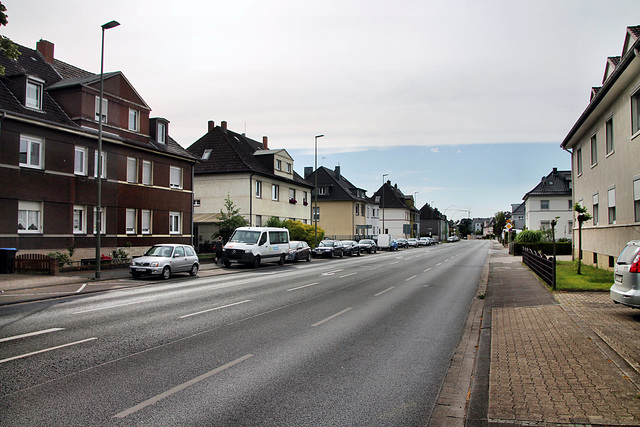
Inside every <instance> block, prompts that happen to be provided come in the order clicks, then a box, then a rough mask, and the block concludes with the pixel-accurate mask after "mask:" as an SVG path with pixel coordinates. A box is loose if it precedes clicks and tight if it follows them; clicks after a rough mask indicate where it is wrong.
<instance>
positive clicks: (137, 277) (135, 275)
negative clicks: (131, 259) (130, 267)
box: [131, 273, 141, 280]
mask: <svg viewBox="0 0 640 427" xmlns="http://www.w3.org/2000/svg"><path fill="white" fill-rule="evenodd" d="M131 277H133V278H134V279H136V280H138V279H139V278H140V277H141V276H140V275H139V274H138V273H135V274H132V275H131Z"/></svg>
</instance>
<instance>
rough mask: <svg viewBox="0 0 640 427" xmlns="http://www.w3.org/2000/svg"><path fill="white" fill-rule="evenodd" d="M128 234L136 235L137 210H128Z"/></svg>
mask: <svg viewBox="0 0 640 427" xmlns="http://www.w3.org/2000/svg"><path fill="white" fill-rule="evenodd" d="M126 219H127V234H135V233H136V210H135V209H127V218H126Z"/></svg>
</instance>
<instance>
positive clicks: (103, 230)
mask: <svg viewBox="0 0 640 427" xmlns="http://www.w3.org/2000/svg"><path fill="white" fill-rule="evenodd" d="M97 212H98V209H97V207H96V206H94V207H93V235H94V236H95V235H96V230H97V227H96V226H97V219H98V215H97ZM103 234H107V211H106V209H105V207H104V206H103V207H102V209H100V235H103Z"/></svg>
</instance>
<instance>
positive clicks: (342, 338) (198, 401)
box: [0, 241, 490, 426]
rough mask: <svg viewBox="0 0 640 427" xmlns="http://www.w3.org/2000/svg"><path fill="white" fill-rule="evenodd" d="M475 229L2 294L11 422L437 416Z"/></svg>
mask: <svg viewBox="0 0 640 427" xmlns="http://www.w3.org/2000/svg"><path fill="white" fill-rule="evenodd" d="M489 248H490V242H486V241H470V242H459V243H455V244H445V245H439V246H434V247H427V248H417V249H410V250H405V251H400V252H391V253H378V254H372V255H363V256H362V257H354V258H348V257H345V258H343V259H334V260H327V261H322V262H320V261H314V262H311V263H297V264H293V265H286V266H283V267H276V268H261V269H258V270H249V269H247V270H246V271H242V272H239V273H237V274H233V275H225V276H218V277H203V278H196V279H192V278H188V277H177V278H175V279H171V280H169V281H167V282H162V283H153V285H150V286H143V287H136V288H129V289H121V290H117V291H112V292H106V293H98V294H91V295H88V296H78V297H73V298H64V299H58V300H48V301H42V302H37V303H29V304H19V305H14V306H5V307H1V308H0V425H12V426H14V425H134V424H135V425H139V424H143V425H243V426H256V425H261V426H264V425H274V426H275V425H277V426H285V425H290V426H293V425H295V426H307V425H308V426H311V425H313V426H321V425H327V426H328V425H331V426H335V425H352V426H364V425H366V426H371V425H377V426H387V425H388V426H410V425H425V424H426V423H427V422H428V420H429V417H430V415H431V412H432V410H433V407H434V404H435V401H436V398H437V395H438V392H439V390H440V388H441V385H442V382H443V380H444V377H445V374H446V371H447V368H448V366H449V362H450V359H451V356H452V355H453V352H454V350H455V348H456V345H457V344H458V341H459V339H460V334H461V332H462V329H463V326H464V323H465V320H466V317H467V314H468V311H469V307H470V304H471V301H472V299H473V298H474V296H475V292H476V289H477V285H478V282H479V279H480V275H481V272H482V269H483V267H484V264H485V261H486V257H487V254H488V251H489Z"/></svg>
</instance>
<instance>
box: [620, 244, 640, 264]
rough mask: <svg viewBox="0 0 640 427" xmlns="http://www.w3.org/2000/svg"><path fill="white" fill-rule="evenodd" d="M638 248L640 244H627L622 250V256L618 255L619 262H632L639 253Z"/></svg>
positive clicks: (639, 248)
mask: <svg viewBox="0 0 640 427" xmlns="http://www.w3.org/2000/svg"><path fill="white" fill-rule="evenodd" d="M638 250H640V246H636V245H628V246H625V248H624V249H623V250H622V252H620V256H618V264H631V263H632V262H633V260H634V258H635V257H636V255H637V254H638Z"/></svg>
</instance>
